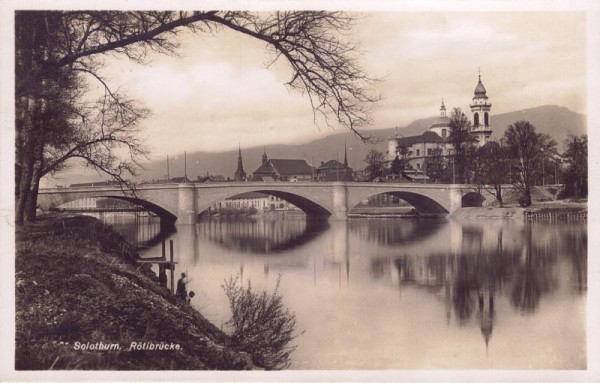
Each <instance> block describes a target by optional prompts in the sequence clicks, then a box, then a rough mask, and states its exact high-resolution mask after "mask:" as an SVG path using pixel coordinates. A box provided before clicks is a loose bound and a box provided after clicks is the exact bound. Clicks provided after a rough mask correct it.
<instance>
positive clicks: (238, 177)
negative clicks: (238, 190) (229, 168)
mask: <svg viewBox="0 0 600 383" xmlns="http://www.w3.org/2000/svg"><path fill="white" fill-rule="evenodd" d="M233 179H234V180H235V181H245V180H246V172H245V171H244V164H243V162H242V147H241V146H240V144H239V143H238V166H237V170H236V171H235V175H234V176H233Z"/></svg>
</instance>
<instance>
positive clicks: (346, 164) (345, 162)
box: [344, 140, 348, 169]
mask: <svg viewBox="0 0 600 383" xmlns="http://www.w3.org/2000/svg"><path fill="white" fill-rule="evenodd" d="M344 169H348V154H347V153H346V141H345V140H344Z"/></svg>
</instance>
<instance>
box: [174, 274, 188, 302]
mask: <svg viewBox="0 0 600 383" xmlns="http://www.w3.org/2000/svg"><path fill="white" fill-rule="evenodd" d="M189 282H190V281H189V280H187V278H186V275H185V273H181V278H179V280H178V281H177V291H176V293H175V295H177V296H178V297H179V298H181V299H182V300H183V301H186V300H187V295H188V294H187V288H186V287H185V285H187V284H188V283H189Z"/></svg>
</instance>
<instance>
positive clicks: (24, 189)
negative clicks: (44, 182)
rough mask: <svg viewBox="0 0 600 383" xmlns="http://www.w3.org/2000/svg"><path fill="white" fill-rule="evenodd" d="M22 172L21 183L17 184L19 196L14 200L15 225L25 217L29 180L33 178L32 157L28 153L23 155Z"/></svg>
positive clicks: (19, 223) (21, 222) (20, 223)
mask: <svg viewBox="0 0 600 383" xmlns="http://www.w3.org/2000/svg"><path fill="white" fill-rule="evenodd" d="M22 170H23V173H22V174H21V183H20V185H19V198H18V199H17V201H16V204H15V205H16V212H15V222H16V224H17V225H23V222H24V219H25V210H26V206H27V200H28V199H29V192H30V188H31V181H32V179H33V158H32V156H30V155H27V156H25V161H24V164H23V169H22Z"/></svg>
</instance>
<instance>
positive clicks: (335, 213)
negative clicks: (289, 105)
mask: <svg viewBox="0 0 600 383" xmlns="http://www.w3.org/2000/svg"><path fill="white" fill-rule="evenodd" d="M475 190H476V188H475V186H473V185H451V184H413V183H374V182H349V183H346V182H221V183H202V184H195V183H186V184H142V185H139V186H138V187H137V190H136V195H135V196H125V195H124V194H123V192H122V191H121V189H120V188H119V187H115V186H102V187H76V188H53V189H40V192H39V200H38V201H39V204H40V207H41V208H42V209H48V208H50V207H54V206H57V205H60V204H62V203H65V202H69V201H72V200H75V199H79V198H85V197H107V198H118V199H124V200H128V201H130V202H133V203H137V204H139V205H141V206H144V207H146V208H148V209H149V210H152V211H154V212H157V213H159V215H161V217H165V216H166V217H167V218H169V219H170V220H174V219H175V218H176V223H177V224H179V225H190V224H194V223H196V217H197V215H198V214H199V213H201V212H202V211H204V210H206V209H208V208H209V207H211V206H213V205H214V204H215V203H217V202H220V201H222V200H224V199H226V198H229V197H233V196H236V195H239V194H244V193H247V192H261V193H265V194H271V195H274V196H277V197H280V198H283V199H286V200H288V201H289V202H291V203H293V204H295V205H297V206H298V207H300V208H301V209H303V210H304V211H305V212H306V213H307V214H309V215H320V216H323V215H326V216H329V217H330V219H335V220H344V219H347V215H348V212H349V211H350V210H351V209H352V208H354V207H355V206H356V205H358V204H359V203H360V202H361V201H363V200H365V199H367V198H369V197H372V196H374V195H377V194H393V195H396V196H398V197H400V198H402V199H404V200H405V201H407V202H408V203H410V204H412V205H413V206H415V208H416V209H417V210H419V211H422V212H424V213H434V214H448V213H452V212H454V211H455V210H457V209H459V208H460V207H461V206H462V197H463V196H464V195H465V194H467V193H472V192H474V191H475ZM153 209H154V210H153Z"/></svg>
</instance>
